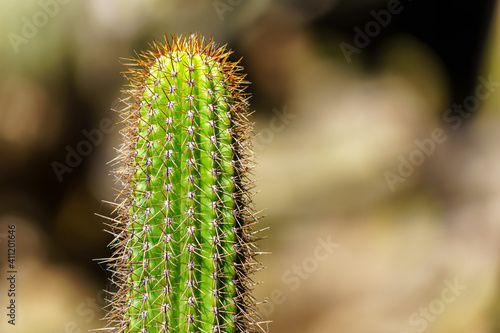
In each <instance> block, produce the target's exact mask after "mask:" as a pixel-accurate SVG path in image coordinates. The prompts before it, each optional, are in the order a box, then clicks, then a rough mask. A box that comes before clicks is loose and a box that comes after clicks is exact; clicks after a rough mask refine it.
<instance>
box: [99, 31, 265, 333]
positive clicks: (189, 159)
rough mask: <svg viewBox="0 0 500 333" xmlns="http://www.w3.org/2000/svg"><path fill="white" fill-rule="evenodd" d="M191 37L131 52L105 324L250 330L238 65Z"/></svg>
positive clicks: (251, 217)
mask: <svg viewBox="0 0 500 333" xmlns="http://www.w3.org/2000/svg"><path fill="white" fill-rule="evenodd" d="M229 55H230V52H228V51H226V50H225V47H219V46H217V45H215V44H214V42H213V41H212V40H210V41H208V42H205V40H204V39H203V37H201V36H199V35H194V36H193V35H192V36H190V37H180V38H179V37H172V38H171V40H170V41H169V40H168V39H167V38H165V43H164V44H161V43H158V42H156V41H155V42H153V44H152V50H151V51H149V52H146V53H143V54H141V55H140V56H138V57H137V59H135V60H131V61H130V62H129V63H128V64H126V66H127V67H128V68H129V72H128V74H129V75H128V79H129V82H130V86H129V87H128V89H126V90H125V92H126V93H127V94H128V95H129V98H128V99H127V100H126V101H125V103H126V107H125V108H124V109H123V110H120V113H121V115H122V117H123V123H124V125H125V126H124V129H123V131H122V134H123V137H124V141H123V144H122V147H121V149H120V150H119V156H118V158H117V161H118V162H119V164H120V166H119V167H118V168H117V170H116V175H117V179H118V181H119V182H120V184H121V190H120V193H119V196H118V200H117V204H116V205H117V211H118V217H117V218H116V219H113V221H114V223H113V225H112V228H113V231H114V234H115V240H114V242H113V243H112V245H113V246H114V247H116V251H115V255H114V256H113V258H112V264H111V267H112V270H113V272H114V274H113V282H114V283H115V284H116V285H117V287H118V291H117V292H116V293H115V294H114V298H113V302H112V304H111V311H110V312H109V313H108V319H109V322H110V324H109V328H110V329H112V330H114V331H116V332H126V333H128V332H140V333H156V332H173V333H174V332H186V333H187V332H192V333H195V332H207V333H208V332H211V333H219V332H220V333H223V332H228V333H229V332H231V333H232V332H253V331H256V330H257V329H258V315H257V314H256V312H255V303H256V302H255V300H254V299H253V297H252V296H251V294H250V293H249V292H250V290H251V289H252V286H253V282H252V281H251V279H250V278H249V274H250V273H252V272H253V271H255V270H257V269H259V268H260V264H259V263H258V262H257V261H256V260H255V258H254V257H255V255H256V253H257V249H256V247H255V239H254V237H253V233H252V230H251V226H252V224H254V223H255V222H256V221H257V218H256V217H255V214H254V213H253V210H252V207H251V182H250V180H249V179H248V173H249V172H250V170H251V169H252V168H253V165H252V163H251V149H250V147H249V137H250V134H251V131H252V126H251V125H252V124H251V123H250V122H249V121H248V119H247V116H248V111H247V106H248V103H247V99H248V95H247V94H246V93H245V92H244V89H245V84H246V82H245V81H244V75H243V74H241V73H240V70H241V68H240V67H239V66H238V62H231V61H229V60H228V57H229Z"/></svg>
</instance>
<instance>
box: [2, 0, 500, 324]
mask: <svg viewBox="0 0 500 333" xmlns="http://www.w3.org/2000/svg"><path fill="white" fill-rule="evenodd" d="M192 32H200V33H202V34H203V35H205V36H210V35H211V36H213V37H214V39H215V40H216V41H217V42H218V43H221V44H225V43H228V46H229V48H231V49H232V50H234V57H233V59H234V60H235V59H238V58H239V57H243V60H242V64H243V65H244V67H245V71H246V72H247V73H248V79H249V80H250V81H251V82H252V85H251V86H250V87H249V91H250V92H251V93H252V94H253V97H252V99H251V104H252V109H253V110H255V113H254V115H253V117H252V121H254V122H255V123H256V125H255V129H256V132H258V133H260V134H259V135H258V136H256V137H255V139H254V146H255V151H256V153H257V155H258V160H257V162H258V164H259V166H258V167H257V168H256V169H255V173H254V176H253V177H254V178H255V179H258V190H259V192H258V193H257V194H256V195H255V204H256V208H257V209H258V210H261V209H265V211H264V212H263V213H262V215H265V216H266V217H265V218H264V219H263V220H262V222H261V224H260V227H261V228H267V227H270V229H269V230H268V231H264V232H263V233H262V234H261V235H262V236H265V238H264V239H263V240H262V241H261V242H260V247H261V249H262V250H263V251H266V252H272V255H266V256H262V257H261V260H262V262H263V263H264V265H265V266H266V269H265V270H263V271H261V272H259V273H258V274H257V275H255V276H254V278H255V280H256V281H263V282H264V283H262V284H259V285H258V286H257V287H256V289H255V296H256V297H257V299H259V300H264V299H267V303H265V304H261V310H262V317H263V320H264V321H268V320H272V323H265V324H263V327H266V326H268V328H269V329H270V332H272V333H282V332H287V333H295V332H297V333H299V332H300V333H303V332H308V333H324V332H344V333H366V332H369V333H378V332H381V333H382V332H384V333H389V332H397V333H405V332H407V333H411V332H439V333H441V332H443V333H449V332H454V333H461V332H464V333H465V332H467V333H471V332H474V333H476V332H481V333H482V332H485V333H486V332H489V333H491V332H500V319H499V318H500V293H499V287H500V272H499V263H500V251H499V250H500V248H499V247H500V149H499V148H498V145H499V142H500V131H499V128H500V126H499V125H500V123H499V120H500V61H499V59H500V40H499V38H500V22H499V9H498V6H497V5H496V2H495V1H489V0H488V1H483V0H481V1H465V0H455V1H449V0H441V1H439V0H435V1H432V0H419V1H411V0H401V1H397V0H389V1H387V0H356V1H354V0H314V1H307V0H276V1H271V0H259V1H244V0H213V1H212V0H207V1H201V0H185V1H179V0H168V1H165V0H143V1H139V0H131V1H118V0H87V1H77V0H40V1H35V0H24V1H18V0H0V36H1V38H0V51H1V58H0V184H1V185H0V247H1V252H0V265H1V268H2V271H1V273H0V276H1V277H2V279H1V280H0V293H1V297H0V299H1V300H2V304H1V306H0V308H2V309H3V310H1V311H0V312H1V318H2V319H1V321H0V331H1V332H9V333H10V332H19V333H21V332H22V333H25V332H26V333H27V332H30V333H31V332H37V333H63V332H64V333H66V332H71V333H76V332H86V331H87V330H89V329H96V328H99V327H102V326H104V323H103V322H102V321H101V318H102V317H103V316H104V312H103V311H102V309H101V308H102V306H103V305H104V304H105V296H106V295H105V294H104V292H103V291H102V290H103V289H106V288H108V287H109V282H108V279H109V277H110V274H109V273H108V272H107V271H106V269H105V266H104V265H102V264H99V263H98V262H97V261H96V260H95V259H98V258H106V257H109V256H110V254H111V251H110V249H109V248H108V247H107V244H108V243H109V242H110V240H111V236H110V235H109V234H108V233H106V232H105V231H103V230H104V229H106V228H105V226H104V224H103V223H104V222H105V220H104V219H103V218H100V217H98V216H96V215H95V214H101V215H106V216H110V214H111V211H112V209H111V206H110V205H109V204H107V203H106V202H105V201H113V198H114V196H115V192H114V190H113V188H114V187H115V184H114V179H113V177H112V175H111V174H110V173H111V170H112V165H111V164H110V163H108V162H109V161H111V160H112V159H113V158H114V154H115V150H114V149H115V148H116V147H118V146H119V144H120V135H119V130H120V125H119V124H118V123H117V122H118V114H117V113H116V112H114V111H112V109H113V108H115V107H117V106H118V104H119V103H118V102H119V98H120V97H123V95H121V93H120V89H121V87H122V86H123V85H124V84H125V80H124V78H123V75H122V73H121V72H122V71H124V67H123V66H122V65H121V64H120V61H119V58H121V57H124V58H127V57H129V58H130V57H133V56H134V51H140V50H144V49H147V48H148V43H149V42H151V41H152V39H153V37H155V38H156V39H158V40H162V39H163V36H164V34H165V33H167V34H189V33H192ZM103 201H104V202H103ZM12 224H15V225H16V228H17V250H18V252H17V258H16V264H17V269H18V275H17V276H18V280H17V291H18V294H17V296H16V302H17V306H18V307H17V318H16V325H15V326H12V325H8V323H7V319H8V318H6V313H7V310H6V306H7V305H8V303H7V302H8V299H7V289H8V281H7V279H6V277H7V265H6V264H7V260H6V259H7V250H6V248H7V235H8V234H7V231H8V225H12Z"/></svg>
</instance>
